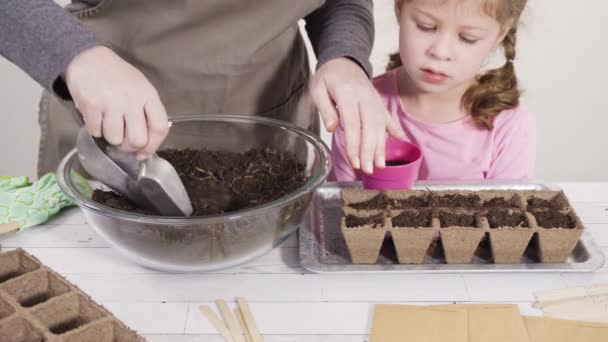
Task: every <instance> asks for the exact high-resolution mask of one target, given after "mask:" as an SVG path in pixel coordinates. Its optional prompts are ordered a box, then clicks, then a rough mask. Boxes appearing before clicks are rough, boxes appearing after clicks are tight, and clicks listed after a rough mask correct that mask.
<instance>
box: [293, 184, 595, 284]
mask: <svg viewBox="0 0 608 342" xmlns="http://www.w3.org/2000/svg"><path fill="white" fill-rule="evenodd" d="M308 219H309V221H308V224H307V225H306V226H305V227H303V228H302V229H301V230H300V254H301V255H300V256H301V260H302V265H303V266H304V267H305V268H307V269H309V270H311V271H314V272H374V271H382V272H384V271H396V272H492V271H495V272H509V271H512V272H543V271H544V272H556V271H559V272H590V271H593V270H595V269H598V268H600V267H602V265H603V264H604V256H603V255H602V253H601V251H600V250H599V248H598V247H597V245H596V244H595V243H594V242H593V241H592V238H591V236H590V234H589V232H587V231H586V229H585V227H584V225H583V224H582V222H581V220H580V219H579V217H578V216H577V214H576V212H575V211H574V209H573V208H572V206H571V205H570V203H569V201H568V198H567V197H566V195H565V194H564V192H563V191H561V190H560V189H558V188H556V187H554V186H548V185H544V184H533V183H525V184H524V183H522V184H513V183H508V184H507V183H482V184H462V183H450V184H437V183H432V182H426V183H418V184H417V186H416V187H415V189H414V190H389V191H376V190H362V189H361V187H360V183H327V184H326V185H325V186H323V187H321V188H320V189H319V190H317V192H316V193H315V197H314V198H313V203H312V208H311V211H310V214H309V217H308Z"/></svg>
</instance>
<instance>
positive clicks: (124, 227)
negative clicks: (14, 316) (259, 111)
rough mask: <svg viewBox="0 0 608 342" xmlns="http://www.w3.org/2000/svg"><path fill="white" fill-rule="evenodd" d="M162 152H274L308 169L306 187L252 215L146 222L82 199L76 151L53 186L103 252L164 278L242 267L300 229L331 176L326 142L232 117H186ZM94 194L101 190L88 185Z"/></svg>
mask: <svg viewBox="0 0 608 342" xmlns="http://www.w3.org/2000/svg"><path fill="white" fill-rule="evenodd" d="M171 122H172V126H171V129H170V132H169V136H168V137H167V139H166V140H165V142H164V143H163V145H162V146H161V148H191V149H202V148H205V149H207V150H222V151H230V152H246V151H248V150H250V149H252V148H265V147H271V148H273V149H275V150H278V151H284V152H288V153H290V154H291V155H293V156H294V157H295V158H296V160H297V161H298V162H300V163H302V164H304V165H305V166H306V168H305V169H306V172H307V174H308V175H309V177H310V178H309V180H308V182H307V183H306V184H304V185H303V186H302V187H301V188H299V189H298V190H297V191H295V192H293V193H291V194H289V195H287V196H284V197H282V198H279V199H277V200H275V201H273V202H270V203H266V204H264V205H260V206H256V207H253V208H249V209H245V210H241V211H237V212H232V213H227V214H221V215H213V216H205V217H187V218H186V217H163V216H147V215H141V214H136V213H130V212H126V211H122V210H117V209H113V208H110V207H107V206H104V205H102V204H99V203H97V202H94V201H93V200H91V199H90V198H88V197H87V195H86V194H85V191H82V190H81V189H82V187H79V186H78V184H77V183H78V180H77V177H74V176H73V171H78V172H81V170H82V168H81V166H80V161H79V159H78V154H77V153H76V150H73V151H71V152H70V153H69V154H68V155H67V156H66V157H65V158H64V159H63V160H62V162H61V164H60V165H59V168H58V170H57V176H58V177H57V178H58V183H59V186H60V187H61V189H62V190H63V191H64V192H65V194H66V195H67V196H68V197H70V198H71V199H72V200H73V201H74V202H75V203H76V204H77V205H78V206H79V207H80V209H81V210H82V212H83V213H84V216H85V218H86V220H87V222H88V223H89V224H90V225H91V226H92V227H93V229H94V230H95V231H96V232H97V233H98V234H99V235H100V236H101V237H102V238H103V239H105V240H106V241H107V242H108V244H109V245H110V246H111V247H113V248H115V249H116V250H117V251H118V252H120V253H121V254H123V255H124V256H126V257H127V258H129V259H131V260H133V261H135V262H136V263H139V264H141V265H143V266H146V267H149V268H153V269H157V270H161V271H167V272H205V271H211V270H217V269H223V268H229V267H233V266H236V265H239V264H243V263H246V262H248V261H250V260H252V259H254V258H256V257H258V256H260V255H263V254H265V253H267V252H268V251H270V250H271V249H273V248H274V247H276V246H278V245H279V244H281V242H283V241H284V240H285V239H286V238H287V237H289V236H290V235H291V234H293V233H294V232H295V231H296V230H297V228H298V226H299V225H300V224H302V222H303V219H304V215H305V213H306V211H307V208H308V205H309V203H310V200H311V198H312V195H313V192H314V191H315V189H316V188H317V187H319V186H320V185H321V184H322V183H323V182H324V181H325V180H326V178H327V176H328V174H329V170H330V169H331V158H330V155H329V149H328V148H327V146H326V145H325V143H323V141H322V140H321V139H320V138H318V137H316V136H314V135H312V134H311V133H310V132H308V131H306V130H303V129H301V128H299V127H297V126H295V125H291V124H288V123H285V122H282V121H278V120H273V119H268V118H263V117H248V116H236V115H188V116H180V117H175V118H172V119H171ZM89 183H90V184H91V186H92V187H93V188H99V187H102V186H101V185H100V184H99V183H98V182H96V181H94V180H91V181H89Z"/></svg>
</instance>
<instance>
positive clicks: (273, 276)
mask: <svg viewBox="0 0 608 342" xmlns="http://www.w3.org/2000/svg"><path fill="white" fill-rule="evenodd" d="M558 185H559V186H561V187H562V188H563V189H564V190H565V191H566V194H567V195H568V197H569V198H570V200H571V201H572V203H573V205H574V207H575V209H576V211H577V213H578V214H579V216H580V217H581V218H582V220H583V222H584V223H585V225H586V226H587V227H588V228H589V229H590V230H591V233H592V235H593V237H594V239H595V241H596V242H597V243H598V244H599V245H600V246H602V250H603V252H604V254H608V183H562V184H558ZM0 245H2V250H4V251H6V250H10V249H14V248H17V247H22V248H24V249H25V250H27V251H28V252H30V253H31V254H33V255H34V256H36V257H37V258H39V259H40V260H41V261H42V262H43V263H45V264H46V265H47V266H49V267H51V268H53V269H54V270H55V271H57V272H58V273H60V274H62V275H64V276H66V277H67V279H68V280H70V281H71V282H73V283H74V284H76V285H77V286H79V287H80V288H81V289H82V290H84V291H85V292H87V293H88V294H90V295H91V296H92V297H93V299H95V300H96V301H98V302H99V303H101V304H102V305H104V306H105V307H107V308H108V309H109V310H111V311H112V312H113V313H114V314H115V315H116V316H117V317H118V318H120V319H121V320H123V321H124V322H125V323H126V324H127V325H129V326H130V327H132V328H133V329H135V330H137V331H138V332H140V333H141V334H143V335H144V336H146V337H147V338H148V339H149V341H177V342H183V341H222V339H221V338H220V337H219V335H216V332H215V330H214V328H213V327H212V326H211V325H210V324H209V322H208V321H207V320H206V318H204V317H203V316H202V315H201V314H200V312H199V310H198V307H199V306H200V305H202V304H207V305H210V306H211V307H212V308H214V310H216V307H215V304H214V302H213V301H214V300H216V299H225V300H230V301H232V300H234V298H235V297H236V296H245V297H247V299H249V301H250V302H251V308H252V310H253V313H254V315H255V318H256V320H257V322H258V326H259V328H260V330H261V332H262V334H264V337H265V341H304V342H311V341H340V342H347V341H348V342H351V341H357V342H361V341H365V340H366V339H367V334H369V331H370V328H371V317H372V312H373V306H374V304H375V303H408V304H435V303H437V304H438V303H454V302H456V303H479V302H482V303H517V304H519V305H520V307H521V310H522V313H524V314H529V315H535V314H540V313H539V312H537V311H536V310H535V309H533V308H532V307H531V303H532V302H533V301H534V297H533V293H534V292H535V291H537V290H542V289H555V288H564V287H573V286H585V285H593V284H602V283H608V267H605V268H603V269H601V270H599V271H597V272H595V273H592V274H559V273H551V274H478V275H472V274H446V275H428V274H427V275H425V274H414V275H395V274H393V275H337V274H332V275H319V274H311V273H309V272H307V271H306V270H304V269H303V268H302V267H300V266H299V262H298V245H297V239H296V238H295V236H294V237H293V238H290V239H289V240H288V241H286V242H285V243H284V244H283V245H281V246H280V247H279V248H276V249H275V250H274V251H272V252H271V253H269V254H267V255H265V256H263V257H261V258H259V259H257V260H255V261H252V262H250V263H248V264H246V265H243V266H241V267H238V268H234V269H230V270H225V271H218V272H213V273H208V274H164V273H159V272H155V271H152V270H148V269H145V268H143V267H140V266H138V265H135V264H133V263H131V262H130V261H127V260H125V259H123V258H122V257H121V256H119V255H117V254H116V253H115V252H114V251H113V250H112V249H110V248H109V247H108V246H107V245H106V244H105V243H104V241H102V240H101V239H100V238H99V237H98V236H97V235H96V234H95V233H94V232H93V231H92V229H91V228H90V227H89V226H88V225H87V224H86V222H85V220H84V217H83V216H82V215H81V213H80V211H79V210H78V209H76V208H72V209H69V210H66V211H64V212H63V213H62V214H61V215H60V216H58V217H57V218H55V219H54V220H52V221H51V222H49V223H48V224H46V225H44V226H40V227H36V228H33V229H30V230H26V231H23V232H20V233H19V234H14V235H9V236H4V237H0ZM232 304H234V303H232Z"/></svg>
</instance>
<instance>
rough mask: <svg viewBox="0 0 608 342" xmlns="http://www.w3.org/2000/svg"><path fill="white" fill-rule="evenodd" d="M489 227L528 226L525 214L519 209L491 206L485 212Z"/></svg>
mask: <svg viewBox="0 0 608 342" xmlns="http://www.w3.org/2000/svg"><path fill="white" fill-rule="evenodd" d="M487 218H488V223H489V224H490V228H501V227H528V221H527V220H526V215H525V214H524V213H523V212H522V211H519V210H512V209H501V208H492V209H490V210H488V213H487Z"/></svg>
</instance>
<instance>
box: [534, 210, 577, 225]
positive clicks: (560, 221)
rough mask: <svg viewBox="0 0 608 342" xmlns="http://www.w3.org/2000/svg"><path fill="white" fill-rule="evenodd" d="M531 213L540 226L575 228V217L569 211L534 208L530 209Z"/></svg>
mask: <svg viewBox="0 0 608 342" xmlns="http://www.w3.org/2000/svg"><path fill="white" fill-rule="evenodd" d="M532 215H534V217H535V218H536V223H538V226H539V227H541V228H566V229H572V228H576V218H575V217H574V214H573V213H571V212H569V213H563V212H561V211H558V210H552V209H545V210H540V209H536V210H533V211H532Z"/></svg>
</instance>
